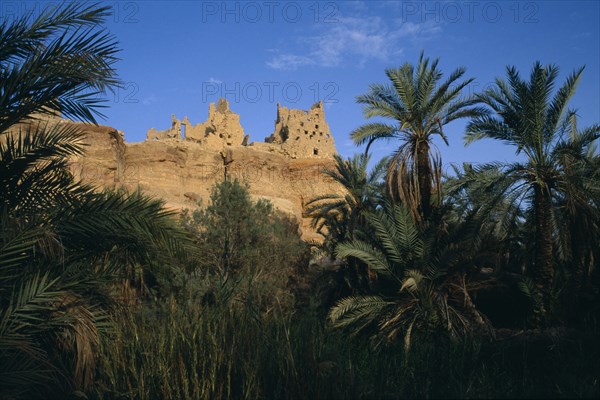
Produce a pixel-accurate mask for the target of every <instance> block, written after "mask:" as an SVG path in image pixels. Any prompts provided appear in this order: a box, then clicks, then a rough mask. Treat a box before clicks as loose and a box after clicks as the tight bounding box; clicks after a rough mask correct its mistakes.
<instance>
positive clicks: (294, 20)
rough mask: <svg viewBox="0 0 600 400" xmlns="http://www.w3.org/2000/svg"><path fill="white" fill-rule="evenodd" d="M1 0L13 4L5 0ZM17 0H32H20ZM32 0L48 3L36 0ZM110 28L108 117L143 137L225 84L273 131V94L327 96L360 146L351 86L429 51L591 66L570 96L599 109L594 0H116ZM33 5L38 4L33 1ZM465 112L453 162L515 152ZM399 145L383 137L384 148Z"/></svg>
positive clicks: (331, 111) (379, 78)
mask: <svg viewBox="0 0 600 400" xmlns="http://www.w3.org/2000/svg"><path fill="white" fill-rule="evenodd" d="M2 3H4V4H5V5H3V6H2V7H3V8H4V12H5V13H6V4H8V3H11V2H7V1H3V2H2ZM12 3H14V4H17V7H21V6H20V5H21V4H25V3H23V2H12ZM30 4H34V6H33V7H35V5H38V6H39V5H40V4H43V2H42V3H40V2H36V3H30ZM106 4H109V5H112V6H113V7H114V11H115V14H114V16H113V17H112V18H110V20H109V21H108V23H107V28H108V29H109V30H110V31H111V32H112V33H113V34H114V35H116V37H117V38H118V40H119V42H120V46H121V48H122V49H123V51H122V53H121V57H122V61H120V62H119V64H118V67H117V68H118V71H119V73H120V76H121V78H122V79H123V81H124V82H126V86H125V88H124V89H123V90H120V91H119V92H118V93H117V94H116V96H114V97H113V98H111V100H110V103H109V107H110V108H109V109H107V110H106V111H105V113H106V115H107V117H108V118H107V120H105V121H103V123H104V124H107V125H111V126H114V127H116V128H118V129H120V130H122V131H124V132H125V137H126V140H127V141H128V142H135V141H141V140H143V139H144V138H145V132H146V131H147V130H148V129H149V128H151V127H155V128H157V129H166V128H168V126H169V125H170V116H171V114H176V115H177V116H178V117H179V118H183V116H184V115H187V116H189V118H190V120H191V122H192V123H199V122H202V121H204V120H205V118H206V116H207V110H208V103H209V102H211V101H216V100H217V99H218V97H219V96H220V95H222V96H224V97H227V98H228V100H229V101H230V104H231V108H232V110H233V111H235V112H237V113H239V114H240V115H241V122H242V125H243V127H244V128H245V130H246V133H249V134H250V135H251V140H254V141H262V140H263V139H264V137H265V136H267V135H269V134H270V133H271V132H272V131H273V122H274V119H275V117H276V104H277V102H280V103H281V104H282V105H285V106H288V107H293V108H302V109H307V108H309V107H310V105H311V104H312V103H313V102H315V101H317V100H319V99H321V100H324V101H325V103H326V117H327V120H328V122H329V126H330V128H331V131H332V133H333V135H334V137H335V140H336V145H337V148H338V151H339V152H340V153H341V154H342V155H345V156H348V155H351V154H353V153H354V152H356V151H357V150H358V149H357V148H356V147H354V146H353V145H352V143H351V141H350V139H349V134H350V132H351V131H352V130H353V129H355V128H356V127H358V126H360V125H361V124H362V123H364V122H365V120H364V118H363V116H362V112H361V108H360V106H359V105H357V104H356V103H355V97H356V96H357V95H359V94H361V93H364V92H365V91H366V90H367V89H368V85H369V84H370V83H372V82H385V80H386V77H385V75H384V70H385V68H387V67H397V66H399V65H401V64H402V63H404V62H412V63H415V62H416V61H417V60H418V56H419V53H420V51H421V50H424V51H425V53H426V55H427V56H430V57H433V58H435V57H439V58H440V67H441V68H442V70H443V71H444V72H445V73H446V74H449V73H450V72H451V71H452V70H454V69H455V68H456V67H459V66H464V67H466V68H467V74H466V76H468V77H475V78H476V81H475V82H474V83H473V84H472V85H471V86H470V87H469V91H478V90H481V89H482V88H484V87H485V86H486V85H489V84H490V83H491V82H492V81H493V79H494V78H495V77H496V76H504V73H505V66H506V65H507V64H510V65H515V66H516V67H517V68H518V69H519V70H520V71H521V73H522V74H523V75H525V76H527V75H528V74H529V71H530V69H531V66H532V65H533V63H534V62H535V61H536V60H539V61H541V62H542V63H544V64H548V63H554V64H557V65H558V66H559V67H560V68H561V82H562V81H563V80H564V78H565V77H566V75H567V74H568V73H570V72H572V71H573V70H574V69H575V68H576V67H578V66H581V65H584V64H585V65H586V69H585V72H584V75H583V79H582V81H581V83H580V86H579V88H578V91H577V94H576V96H575V97H574V98H573V100H572V103H571V105H572V107H575V108H577V109H578V110H579V113H580V116H581V123H582V126H583V125H589V124H591V123H597V122H600V6H599V4H600V2H598V1H479V0H478V1H467V2H461V1H428V2H421V1H386V2H383V1H379V2H378V1H368V2H361V1H356V2H354V1H334V2H315V1H306V2H301V1H265V2H261V1H257V2H222V1H214V2H213V1H203V2H200V1H108V2H106ZM23 7H32V6H31V5H24V6H23ZM463 129H464V123H463V122H460V123H455V124H452V125H450V126H448V127H447V132H446V133H447V135H448V137H449V139H450V146H449V147H446V146H445V145H444V144H443V143H442V142H441V141H437V144H438V146H439V147H440V149H441V151H442V155H443V159H444V162H445V163H449V162H461V161H473V162H478V161H489V160H505V159H511V158H513V149H511V148H508V147H506V146H504V145H502V144H500V143H496V142H492V141H480V142H478V143H475V144H473V145H471V146H469V147H467V148H465V147H464V145H463ZM390 149H391V147H390V144H385V143H381V144H380V145H378V146H376V147H375V151H376V155H384V154H388V153H389V152H390Z"/></svg>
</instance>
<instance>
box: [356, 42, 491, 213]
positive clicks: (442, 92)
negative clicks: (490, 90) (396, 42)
mask: <svg viewBox="0 0 600 400" xmlns="http://www.w3.org/2000/svg"><path fill="white" fill-rule="evenodd" d="M438 62H439V60H438V59H435V60H433V61H432V62H431V63H430V60H429V59H428V58H425V56H424V53H421V56H420V58H419V63H418V65H417V66H416V67H415V66H413V65H411V64H409V63H405V64H404V65H402V66H401V67H400V68H388V69H386V71H385V73H386V75H387V77H388V79H389V80H390V82H389V83H388V84H379V83H374V84H371V85H370V87H369V92H368V93H366V94H364V95H361V96H358V97H357V102H358V103H360V104H363V106H364V108H363V111H364V115H365V117H366V118H373V117H382V118H385V119H388V120H391V121H392V123H391V124H389V123H380V122H375V123H368V124H366V125H363V126H361V127H359V128H357V129H356V130H354V132H352V134H351V137H352V139H353V140H354V143H355V144H357V145H362V144H366V145H367V148H366V152H367V153H368V151H369V147H370V146H371V144H372V143H373V142H374V141H378V140H379V141H380V140H382V139H385V140H391V139H396V140H399V141H400V145H399V147H398V148H397V150H395V151H394V153H393V154H392V156H391V157H390V160H389V163H388V165H387V174H386V181H387V188H388V192H389V194H390V196H391V198H392V199H393V200H394V201H400V202H401V203H402V204H404V206H405V207H407V208H408V209H409V210H410V211H411V214H412V215H413V218H414V219H415V221H423V220H427V219H428V218H429V216H430V209H431V201H432V194H433V195H435V199H437V201H435V202H434V204H439V203H440V200H441V181H442V169H441V168H442V164H441V156H440V154H439V151H437V150H436V148H435V145H434V144H433V137H434V135H439V136H440V137H441V138H442V139H443V140H444V142H445V143H446V144H448V138H447V137H446V135H445V134H444V131H443V127H444V126H445V125H447V124H449V123H450V122H452V121H455V120H457V119H460V118H465V117H472V116H477V115H479V114H480V113H481V112H482V111H483V110H482V109H481V108H479V107H475V105H476V104H477V102H478V100H477V99H475V98H461V97H460V96H461V92H462V90H463V89H464V88H465V87H466V86H467V85H469V84H470V83H471V82H473V80H474V78H470V79H467V80H464V81H459V80H460V79H461V77H462V76H463V75H464V73H465V69H464V68H458V69H457V70H455V71H454V72H452V73H451V74H450V76H449V77H448V78H447V79H446V80H445V81H442V77H443V73H442V72H441V70H440V69H439V68H438Z"/></svg>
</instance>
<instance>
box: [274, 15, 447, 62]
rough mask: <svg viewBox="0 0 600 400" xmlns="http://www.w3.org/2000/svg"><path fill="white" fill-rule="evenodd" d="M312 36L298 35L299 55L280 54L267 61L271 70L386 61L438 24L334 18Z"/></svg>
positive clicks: (431, 34)
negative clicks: (303, 49) (300, 48)
mask: <svg viewBox="0 0 600 400" xmlns="http://www.w3.org/2000/svg"><path fill="white" fill-rule="evenodd" d="M326 25H327V26H326V28H325V29H321V31H320V32H318V33H317V34H316V35H312V36H306V37H302V38H298V39H297V41H298V43H299V44H300V45H301V46H302V47H303V48H305V49H306V50H305V51H304V53H303V54H293V53H289V52H286V53H280V52H277V51H275V53H276V54H275V55H274V56H273V57H272V58H271V59H270V60H268V61H267V66H268V67H270V68H273V69H281V70H295V69H298V68H300V67H304V66H309V65H316V66H319V67H337V66H340V65H342V64H343V63H348V62H351V63H354V64H357V65H358V66H364V64H365V63H367V62H368V61H371V60H378V61H389V60H391V59H392V58H393V57H395V56H398V55H399V54H401V53H402V51H403V49H404V47H405V46H406V45H407V44H414V43H417V42H421V41H423V40H428V39H430V38H432V37H434V36H435V35H436V34H438V33H439V32H440V31H441V27H440V26H439V25H436V24H434V23H432V22H431V21H428V22H423V23H413V22H402V21H399V20H396V21H393V23H392V24H391V26H390V24H388V23H386V21H385V20H384V19H382V18H381V17H361V18H356V17H338V22H337V23H333V24H326Z"/></svg>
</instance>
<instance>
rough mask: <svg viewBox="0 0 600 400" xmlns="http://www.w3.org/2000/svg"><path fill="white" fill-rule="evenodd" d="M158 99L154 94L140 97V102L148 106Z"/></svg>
mask: <svg viewBox="0 0 600 400" xmlns="http://www.w3.org/2000/svg"><path fill="white" fill-rule="evenodd" d="M157 101H158V98H157V97H156V96H154V95H151V96H148V97H145V98H143V99H142V104H143V105H145V106H150V105H152V104H154V103H156V102H157Z"/></svg>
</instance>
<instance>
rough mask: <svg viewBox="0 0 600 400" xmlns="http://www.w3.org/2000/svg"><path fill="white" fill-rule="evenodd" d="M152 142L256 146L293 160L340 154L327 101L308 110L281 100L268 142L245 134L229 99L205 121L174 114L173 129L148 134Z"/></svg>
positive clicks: (211, 110)
mask: <svg viewBox="0 0 600 400" xmlns="http://www.w3.org/2000/svg"><path fill="white" fill-rule="evenodd" d="M146 140H149V141H164V140H175V141H189V142H196V143H199V144H200V145H202V146H203V147H205V148H207V149H213V150H224V149H227V148H228V147H232V146H253V147H254V148H256V149H257V150H262V151H269V152H275V153H281V154H283V155H285V156H288V157H290V158H292V159H298V158H331V157H332V156H333V155H334V154H335V153H336V148H335V143H334V141H333V136H332V135H331V132H330V131H329V125H328V124H327V121H326V120H325V109H324V108H323V102H322V101H320V102H317V103H315V104H313V106H312V107H311V108H310V110H308V111H304V110H298V109H290V108H287V107H282V106H281V105H280V104H279V103H277V118H276V120H275V129H274V131H273V133H272V134H271V135H269V136H267V137H266V138H265V141H264V142H250V136H249V135H245V134H244V128H243V127H242V125H241V124H240V116H239V115H238V114H236V113H234V112H233V111H231V110H230V109H229V102H228V101H227V99H223V98H221V99H219V101H218V103H217V105H216V106H215V104H214V103H210V105H209V108H208V118H207V119H206V121H205V122H203V123H200V124H196V125H192V124H191V123H190V120H189V118H188V117H187V116H185V117H184V118H183V120H179V119H177V118H176V117H175V115H172V116H171V128H169V129H167V130H163V131H157V130H156V129H154V128H151V129H150V130H149V131H148V132H147V133H146Z"/></svg>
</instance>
